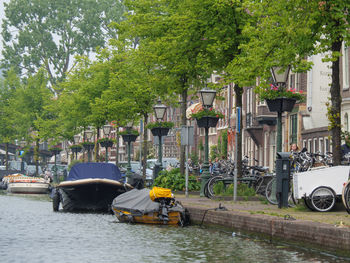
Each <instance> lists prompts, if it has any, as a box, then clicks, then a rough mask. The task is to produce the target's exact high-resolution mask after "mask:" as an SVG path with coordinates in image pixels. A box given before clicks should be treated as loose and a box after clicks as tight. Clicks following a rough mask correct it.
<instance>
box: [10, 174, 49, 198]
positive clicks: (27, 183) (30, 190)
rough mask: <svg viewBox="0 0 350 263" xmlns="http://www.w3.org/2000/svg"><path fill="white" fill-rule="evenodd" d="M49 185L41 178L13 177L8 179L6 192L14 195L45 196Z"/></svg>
mask: <svg viewBox="0 0 350 263" xmlns="http://www.w3.org/2000/svg"><path fill="white" fill-rule="evenodd" d="M49 187H50V183H49V182H48V181H46V180H45V179H44V178H41V177H29V176H24V175H18V174H16V175H13V176H9V177H8V182H7V192H8V193H15V194H47V193H48V192H49Z"/></svg>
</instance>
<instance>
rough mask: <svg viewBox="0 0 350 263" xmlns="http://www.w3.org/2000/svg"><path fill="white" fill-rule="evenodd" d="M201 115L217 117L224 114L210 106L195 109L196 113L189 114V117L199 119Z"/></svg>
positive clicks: (220, 117) (222, 116)
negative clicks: (208, 107)
mask: <svg viewBox="0 0 350 263" xmlns="http://www.w3.org/2000/svg"><path fill="white" fill-rule="evenodd" d="M203 117H216V118H219V119H222V118H224V117H225V116H224V114H222V113H221V112H219V111H215V109H213V108H210V109H203V108H202V109H200V110H199V111H197V112H196V113H192V114H191V118H193V119H201V118H203Z"/></svg>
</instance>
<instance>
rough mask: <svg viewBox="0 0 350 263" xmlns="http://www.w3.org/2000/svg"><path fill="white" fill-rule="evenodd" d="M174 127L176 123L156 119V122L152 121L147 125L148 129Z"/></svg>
mask: <svg viewBox="0 0 350 263" xmlns="http://www.w3.org/2000/svg"><path fill="white" fill-rule="evenodd" d="M159 127H161V128H169V129H171V128H173V127H174V123H173V122H169V121H156V122H150V123H148V124H147V125H146V129H149V130H152V129H153V128H159Z"/></svg>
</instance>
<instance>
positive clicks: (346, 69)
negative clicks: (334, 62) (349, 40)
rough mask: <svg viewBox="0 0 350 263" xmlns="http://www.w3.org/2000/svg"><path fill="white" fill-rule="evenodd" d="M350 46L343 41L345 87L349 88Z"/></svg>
mask: <svg viewBox="0 0 350 263" xmlns="http://www.w3.org/2000/svg"><path fill="white" fill-rule="evenodd" d="M349 50H350V49H349V46H347V44H346V43H345V42H343V46H342V53H343V56H342V62H343V89H349V82H350V81H349V78H350V77H349V74H350V73H349Z"/></svg>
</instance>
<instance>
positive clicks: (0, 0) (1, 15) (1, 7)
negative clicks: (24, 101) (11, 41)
mask: <svg viewBox="0 0 350 263" xmlns="http://www.w3.org/2000/svg"><path fill="white" fill-rule="evenodd" d="M8 2H9V0H0V30H1V24H2V19H3V18H4V17H5V12H4V3H8ZM0 51H2V37H1V34H0ZM1 53H2V52H0V58H2V55H1Z"/></svg>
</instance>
